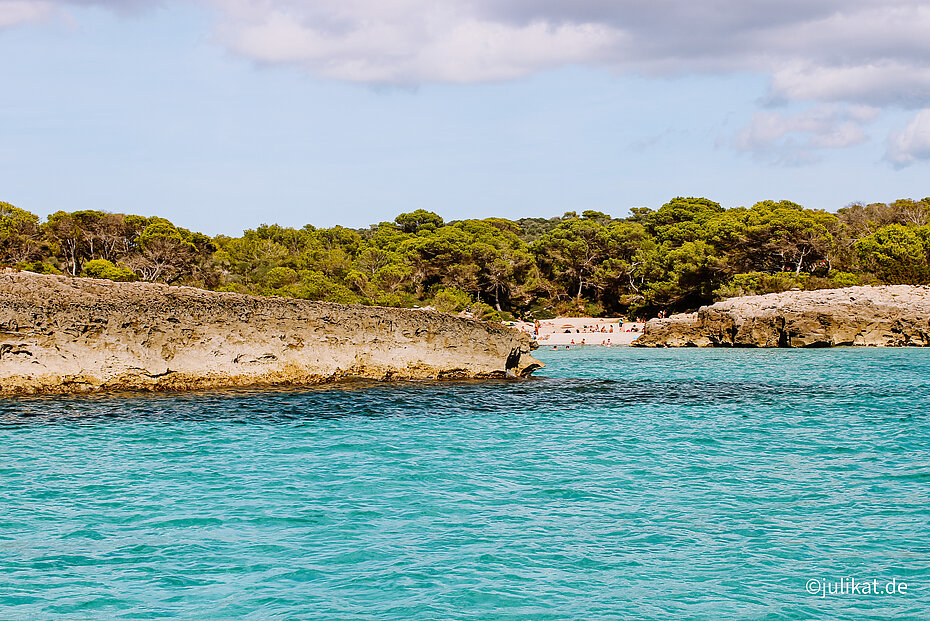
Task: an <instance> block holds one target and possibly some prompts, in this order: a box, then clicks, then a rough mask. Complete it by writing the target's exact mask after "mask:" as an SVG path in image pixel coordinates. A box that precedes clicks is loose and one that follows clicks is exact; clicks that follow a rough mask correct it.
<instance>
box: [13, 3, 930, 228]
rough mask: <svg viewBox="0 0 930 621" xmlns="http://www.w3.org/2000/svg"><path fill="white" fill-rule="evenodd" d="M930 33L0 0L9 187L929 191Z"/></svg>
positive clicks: (132, 206)
mask: <svg viewBox="0 0 930 621" xmlns="http://www.w3.org/2000/svg"><path fill="white" fill-rule="evenodd" d="M437 6H439V7H441V8H439V9H437V8H436V7H437ZM926 32H930V7H928V6H927V5H926V3H925V2H912V1H905V0H888V1H884V0H872V1H870V2H859V3H856V2H853V3H849V2H837V1H834V0H808V1H807V2H796V1H795V0H779V1H777V2H775V1H774V0H707V2H705V3H694V2H684V1H682V0H661V1H658V2H652V3H641V2H631V1H628V0H610V1H608V0H573V1H571V2H570V1H568V0H561V1H557V0H496V1H494V2H492V1H491V0H447V2H446V3H444V4H438V5H437V4H436V3H431V2H426V1H425V0H377V1H375V0H341V1H340V2H332V1H329V0H318V1H316V2H312V3H311V2H298V1H297V0H188V1H186V2H182V1H180V0H177V1H175V0H162V1H148V0H121V1H115V0H110V1H107V0H70V1H68V0H0V83H2V84H3V91H4V92H3V96H2V97H0V200H4V201H7V202H11V203H13V204H14V205H16V206H18V207H22V208H24V209H28V210H30V211H32V212H34V213H38V214H40V215H42V216H45V215H47V214H49V213H51V212H54V211H57V210H59V209H64V210H68V211H71V210H76V209H102V210H106V211H115V212H124V213H139V214H143V215H160V216H163V217H167V218H169V219H171V220H172V221H174V222H175V223H177V224H179V225H182V226H185V227H187V228H191V229H195V230H200V231H203V232H206V233H211V234H217V233H226V234H239V233H240V232H241V231H242V230H243V229H245V228H252V227H254V226H257V225H258V224H261V223H271V222H277V223H280V224H284V225H290V226H302V225H304V224H307V223H311V224H314V225H316V226H331V225H334V224H343V225H346V226H353V227H357V226H367V225H368V224H371V223H376V222H379V221H382V220H391V219H393V218H394V217H395V216H396V215H397V214H398V213H400V212H402V211H410V210H413V209H418V208H424V209H430V210H432V211H436V212H437V213H440V214H441V215H442V216H443V217H445V218H447V219H455V218H465V217H488V216H504V217H510V218H518V217H523V216H555V215H561V214H562V213H563V212H564V211H568V210H576V211H582V210H585V209H597V210H600V211H605V212H607V213H610V214H612V215H615V216H622V215H625V214H626V213H628V211H629V209H630V208H631V207H639V206H647V207H653V208H655V207H658V206H660V205H661V204H663V203H664V202H666V201H667V200H669V199H670V198H672V197H674V196H679V195H682V196H706V197H708V198H711V199H713V200H716V201H718V202H720V203H722V204H724V205H725V206H728V207H732V206H738V205H751V204H752V203H754V202H756V201H759V200H764V199H790V200H794V201H797V202H799V203H802V204H804V205H806V206H809V207H816V208H824V209H828V210H831V211H834V210H836V209H838V208H841V207H843V206H845V205H847V204H849V203H851V202H854V201H862V202H874V201H890V200H894V199H896V198H903V197H913V198H921V197H924V196H927V195H930V183H928V179H930V37H927V36H926Z"/></svg>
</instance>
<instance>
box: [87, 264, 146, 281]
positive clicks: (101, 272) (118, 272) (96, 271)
mask: <svg viewBox="0 0 930 621" xmlns="http://www.w3.org/2000/svg"><path fill="white" fill-rule="evenodd" d="M84 276H88V277H90V278H105V279H107V280H116V281H119V282H129V281H132V280H137V276H136V274H135V273H134V272H133V271H132V270H131V269H129V268H128V267H123V266H121V265H114V264H113V263H111V262H110V261H107V260H106V259H94V260H93V261H88V262H87V263H85V264H84Z"/></svg>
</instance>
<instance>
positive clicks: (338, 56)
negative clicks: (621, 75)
mask: <svg viewBox="0 0 930 621" xmlns="http://www.w3.org/2000/svg"><path fill="white" fill-rule="evenodd" d="M206 1H208V2H209V3H210V4H211V5H213V6H214V7H216V8H217V9H218V10H219V13H220V15H221V22H222V25H221V28H220V40H221V41H223V42H224V43H225V44H226V45H227V46H228V47H229V48H230V49H232V50H235V51H236V52H238V53H240V54H243V55H244V56H246V57H249V58H253V59H255V60H257V61H260V62H271V63H285V64H293V65H297V66H300V67H303V68H304V69H306V70H308V71H310V72H312V73H315V74H318V75H323V76H327V77H331V78H335V79H342V80H349V81H360V82H382V83H416V82H480V81H493V80H501V79H509V78H514V77H519V76H523V75H528V74H531V73H534V72H537V71H542V70H545V69H549V68H553V67H558V66H562V65H567V64H581V65H589V66H600V67H608V68H611V69H613V70H616V71H621V72H625V71H628V72H636V73H642V74H647V75H655V74H680V73H686V72H709V73H727V72H732V71H748V72H759V73H764V74H767V75H770V76H772V87H771V97H772V98H774V99H789V100H798V99H800V100H806V101H822V102H852V103H865V104H878V105H883V104H886V103H895V104H901V105H905V106H912V107H923V106H925V105H927V104H928V103H930V37H928V36H927V35H926V33H927V32H930V6H928V5H927V3H926V2H925V1H924V0H865V1H861V2H847V1H844V0H704V1H702V2H694V1H693V0H656V1H654V2H642V1H640V0H573V1H572V2H566V1H565V0H444V1H443V2H434V1H433V0H319V1H317V2H312V3H310V2H301V1H298V0H206Z"/></svg>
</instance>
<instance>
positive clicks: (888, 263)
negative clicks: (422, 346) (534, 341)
mask: <svg viewBox="0 0 930 621" xmlns="http://www.w3.org/2000/svg"><path fill="white" fill-rule="evenodd" d="M928 222H930V198H924V199H922V200H910V199H903V200H898V201H895V202H892V203H874V204H869V205H862V204H853V205H850V206H848V207H846V208H844V209H841V210H839V211H838V212H837V213H836V214H833V213H829V212H826V211H823V210H815V209H805V208H804V207H802V206H800V205H797V204H795V203H792V202H789V201H780V202H775V201H763V202H760V203H757V204H755V205H753V206H752V207H749V208H745V207H739V208H734V209H724V208H723V207H721V206H720V205H719V204H717V203H715V202H713V201H710V200H707V199H704V198H675V199H673V200H671V201H670V202H668V203H667V204H665V205H663V206H662V207H660V208H659V209H656V210H652V209H648V208H637V209H633V210H632V215H630V216H629V217H626V218H611V217H610V216H608V215H606V214H603V213H600V212H597V211H585V212H583V213H581V214H580V215H578V214H577V213H575V212H568V213H566V214H564V215H563V216H562V217H556V218H548V219H546V218H524V219H520V220H515V221H514V220H506V219H503V218H486V219H482V220H460V221H454V222H445V221H444V220H443V219H442V218H441V217H440V216H439V215H437V214H435V213H432V212H429V211H424V210H417V211H414V212H412V213H405V214H401V215H399V216H398V217H397V218H396V219H395V220H394V221H393V222H382V223H380V224H377V225H372V226H371V227H370V228H368V229H349V228H344V227H341V226H337V227H333V228H320V229H318V228H315V227H313V226H311V225H307V226H304V227H303V228H301V229H294V228H285V227H281V226H277V225H262V226H260V227H258V228H256V229H254V230H249V231H245V232H244V233H243V235H242V236H241V237H227V236H223V235H221V236H218V237H212V238H211V237H209V236H207V235H204V234H202V233H197V232H192V231H189V230H186V229H184V228H181V227H178V226H176V225H174V224H173V223H171V222H170V221H168V220H166V219H164V218H158V217H153V218H146V217H142V216H135V215H125V214H112V213H105V212H101V211H90V210H86V211H75V212H71V213H68V212H63V211H60V212H57V213H54V214H52V215H51V216H49V217H48V219H47V220H46V221H45V222H42V221H41V220H40V218H39V217H38V216H36V215H35V214H32V213H29V212H28V211H25V210H23V209H19V208H17V207H14V206H13V205H10V204H8V203H3V202H0V263H2V264H3V265H5V266H12V267H16V268H19V269H24V270H30V271H35V272H40V273H52V274H62V273H64V274H69V275H71V276H89V277H95V278H109V279H112V280H148V281H159V282H166V283H173V284H186V285H192V286H197V287H202V288H205V289H213V290H218V291H236V292H241V293H252V294H261V295H277V296H289V297H296V298H306V299H313V300H327V301H333V302H341V303H361V304H375V305H383V306H407V307H411V306H426V305H432V306H434V307H436V308H438V309H439V310H443V311H448V312H457V311H461V310H466V309H470V310H471V311H473V312H475V313H476V314H477V315H478V316H481V317H483V318H488V319H492V318H500V317H504V318H510V317H526V318H530V317H536V318H546V317H551V316H555V315H560V314H561V315H572V314H575V315H580V314H585V315H600V314H605V313H606V314H615V313H627V314H636V315H653V314H655V313H657V312H658V311H660V310H664V311H668V312H674V311H680V310H688V309H694V308H696V307H698V306H700V305H702V304H707V303H711V302H714V301H716V300H719V299H722V298H726V297H732V296H736V295H746V294H757V293H768V292H773V291H783V290H787V289H792V288H801V289H818V288H832V287H842V286H850V285H857V284H882V283H887V284H902V283H910V284H927V283H930V226H928Z"/></svg>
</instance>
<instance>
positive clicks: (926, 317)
mask: <svg viewBox="0 0 930 621" xmlns="http://www.w3.org/2000/svg"><path fill="white" fill-rule="evenodd" d="M634 345H635V346H638V347H836V346H852V345H861V346H873V347H902V346H923V347H925V346H928V345H930V287H920V286H910V285H895V286H887V287H848V288H845V289H827V290H823V291H788V292H785V293H770V294H768V295H759V296H746V297H740V298H732V299H729V300H725V301H723V302H718V303H716V304H713V305H711V306H704V307H702V308H701V309H700V310H699V311H698V312H697V313H690V314H682V315H673V316H671V317H669V318H667V319H653V320H652V321H649V322H648V323H647V324H646V328H645V330H644V333H643V336H642V337H640V338H639V339H637V341H636V342H635V343H634Z"/></svg>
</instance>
